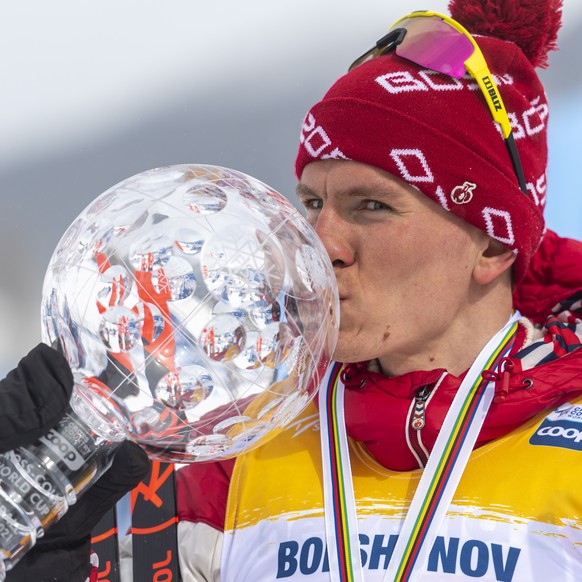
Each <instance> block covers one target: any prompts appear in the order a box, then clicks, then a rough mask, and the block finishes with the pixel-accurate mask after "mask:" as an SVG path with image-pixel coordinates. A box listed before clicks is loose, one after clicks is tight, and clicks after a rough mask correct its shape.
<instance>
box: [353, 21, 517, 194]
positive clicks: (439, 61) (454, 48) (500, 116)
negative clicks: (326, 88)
mask: <svg viewBox="0 0 582 582" xmlns="http://www.w3.org/2000/svg"><path fill="white" fill-rule="evenodd" d="M392 51H395V52H396V54H397V55H398V56H399V57H402V58H404V59H407V60H409V61H412V62H413V63H416V64H417V65H420V66H421V67H426V68H427V69H431V70H433V71H437V72H439V73H443V74H444V75H449V76H451V77H454V78H456V79H460V78H461V77H463V75H464V74H465V73H466V72H467V73H469V75H471V77H473V79H475V81H477V84H478V85H479V88H480V89H481V92H482V93H483V97H484V98H485V101H486V102H487V105H488V107H489V111H490V112H491V115H492V117H493V119H494V120H495V121H496V122H497V123H498V124H499V126H500V127H501V132H502V135H503V139H504V140H505V144H506V146H507V150H508V152H509V156H510V157H511V162H512V165H513V170H514V172H515V175H516V177H517V181H518V183H519V187H520V188H521V190H522V192H523V193H524V194H525V195H526V196H527V194H528V192H527V186H526V183H525V176H524V174H523V167H522V165H521V160H520V158H519V153H518V151H517V147H516V145H515V140H514V138H513V132H512V131H511V124H510V123H509V117H508V116H507V110H506V109H505V105H504V104H503V100H502V99H501V94H500V93H499V89H498V88H497V85H496V83H495V80H494V79H493V75H492V74H491V71H490V70H489V67H488V66H487V63H486V62H485V57H484V56H483V53H482V52H481V49H480V48H479V46H478V45H477V43H476V42H475V39H474V38H473V37H472V36H471V34H470V33H469V32H468V31H467V30H466V29H465V28H464V27H463V26H461V25H460V24H459V23H458V22H457V21H455V20H453V19H452V18H449V17H448V16H445V15H444V14H439V13H438V12H430V11H428V10H419V11H416V12H412V13H410V14H408V15H406V16H403V17H402V18H401V19H400V20H397V21H396V22H395V23H394V24H393V25H392V27H391V28H390V30H389V31H388V33H387V34H386V35H385V36H383V37H382V38H381V39H380V40H379V41H378V42H376V46H374V47H372V48H371V49H370V50H369V51H367V52H365V53H364V54H363V55H362V56H361V57H359V58H357V59H356V60H355V61H354V62H353V63H352V64H351V66H350V68H349V70H350V71H351V70H352V69H354V68H356V67H358V66H359V65H361V64H363V63H365V62H367V61H370V60H372V59H375V58H377V57H380V56H382V55H386V54H388V53H390V52H392Z"/></svg>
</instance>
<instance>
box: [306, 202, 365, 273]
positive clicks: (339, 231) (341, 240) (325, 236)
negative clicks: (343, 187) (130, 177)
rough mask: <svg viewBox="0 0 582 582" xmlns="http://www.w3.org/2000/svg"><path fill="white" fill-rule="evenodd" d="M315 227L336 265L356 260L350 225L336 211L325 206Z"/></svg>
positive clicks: (349, 263)
mask: <svg viewBox="0 0 582 582" xmlns="http://www.w3.org/2000/svg"><path fill="white" fill-rule="evenodd" d="M314 228H315V232H316V233H317V235H318V236H319V238H320V239H321V241H322V243H323V246H324V247H325V250H326V251H327V254H328V255H329V258H330V259H331V262H332V264H333V266H334V267H342V266H349V265H351V264H352V263H353V262H354V257H355V253H354V251H353V249H352V246H351V244H350V240H349V228H348V225H347V224H346V223H345V222H344V221H343V220H342V219H341V218H340V217H339V216H338V215H337V214H336V213H335V212H333V211H332V210H328V209H326V208H325V207H324V209H322V210H321V212H320V213H319V215H318V217H317V222H316V223H315V224H314Z"/></svg>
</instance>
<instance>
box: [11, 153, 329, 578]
mask: <svg viewBox="0 0 582 582" xmlns="http://www.w3.org/2000/svg"><path fill="white" fill-rule="evenodd" d="M338 316H339V309H338V295H337V289H336V286H335V278H334V274H333V268H332V265H331V263H330V261H329V258H328V256H327V253H326V252H325V249H324V248H323V246H322V244H321V242H320V241H319V239H318V238H317V236H316V235H315V233H314V231H313V230H312V228H311V227H310V226H309V224H308V223H307V222H306V221H305V219H304V218H303V216H302V215H301V214H300V213H299V211H298V210H297V209H296V208H294V207H293V206H292V205H291V204H290V203H289V202H288V201H287V200H286V199H285V198H284V197H283V196H281V195H280V194H279V193H278V192H276V191H275V190H273V189H272V188H270V187H269V186H267V185H266V184H264V183H262V182H260V181H258V180H256V179H255V178H252V177H250V176H248V175H245V174H243V173H241V172H238V171H235V170H230V169H227V168H222V167H218V166H209V165H176V166H169V167H164V168H158V169H154V170H149V171H146V172H143V173H141V174H138V175H136V176H133V177H131V178H128V179H126V180H124V181H122V182H120V183H119V184H117V185H116V186H114V187H113V188H111V189H109V190H108V191H106V192H105V193H103V194H102V195H101V196H99V197H98V198H97V199H96V200H94V201H93V202H92V203H91V204H90V205H89V206H88V207H87V208H86V209H85V210H84V211H83V212H82V213H81V214H80V215H79V216H78V218H77V219H76V220H75V221H74V222H73V223H72V224H71V226H70V227H69V228H68V230H67V231H66V232H65V234H64V235H63V237H62V239H61V240H60V242H59V244H58V246H57V248H56V250H55V251H54V254H53V256H52V259H51V261H50V264H49V266H48V269H47V272H46V276H45V282H44V286H43V299H42V327H43V330H42V333H43V341H45V342H46V343H48V344H50V345H53V346H55V347H58V349H60V350H62V352H63V353H64V355H65V357H66V358H67V360H68V362H69V364H70V366H71V369H72V370H73V375H74V378H75V387H74V390H73V396H72V399H71V405H70V409H69V412H68V413H67V414H66V415H65V417H64V418H63V419H62V420H61V421H60V423H59V424H58V425H57V426H56V427H55V428H54V429H53V430H51V431H50V432H49V433H48V435H46V436H45V437H42V438H41V439H40V440H39V441H38V442H36V443H35V444H34V445H31V446H28V447H23V448H20V449H18V450H16V451H12V452H10V453H7V454H5V455H2V456H0V552H1V553H0V557H1V558H2V559H0V570H1V569H2V568H4V567H5V568H6V569H10V568H11V567H12V566H13V565H14V564H15V563H16V562H17V561H18V560H19V559H20V557H21V556H22V555H23V554H24V553H25V552H26V551H28V549H30V548H31V547H32V546H33V545H34V544H35V542H36V539H37V538H39V537H40V536H42V535H43V534H44V531H45V530H46V529H47V528H48V527H50V525H51V524H52V523H54V522H55V521H57V520H58V519H60V517H61V516H62V515H63V514H64V513H65V512H66V511H67V508H68V507H69V505H70V504H72V503H74V502H75V500H76V499H77V497H78V496H79V495H81V494H82V493H83V491H84V490H86V489H87V488H88V487H89V486H90V485H91V484H92V483H94V482H95V481H96V480H97V478H98V477H99V476H101V475H102V474H103V472H104V471H105V470H106V469H107V468H108V466H109V464H110V460H111V457H112V452H113V451H114V450H115V448H116V446H118V444H119V443H120V442H123V441H124V440H127V439H129V440H132V441H134V442H136V443H138V444H139V445H141V446H142V447H143V448H144V449H145V451H146V452H147V453H148V455H149V456H150V458H152V459H156V460H161V461H167V462H178V463H190V462H202V461H212V460H219V459H226V458H229V457H233V456H236V455H238V454H241V453H244V452H246V451H248V450H250V449H252V448H254V447H257V446H259V445H261V444H262V443H264V442H266V441H267V440H268V439H270V438H272V437H273V436H275V435H276V434H277V433H278V432H280V431H281V430H283V429H284V428H285V427H286V426H287V425H288V424H289V423H290V422H291V421H292V420H293V419H294V418H296V417H297V415H298V414H299V413H300V412H301V411H302V410H303V409H304V408H305V407H306V406H307V404H308V403H309V402H310V400H311V399H312V398H313V396H314V395H315V393H316V391H317V387H318V384H319V380H320V378H321V376H322V375H323V372H324V370H325V367H326V364H327V362H328V361H329V359H330V356H331V353H332V351H333V348H334V347H335V342H336V340H337V330H338ZM2 579H3V576H2V574H1V572H0V580H2Z"/></svg>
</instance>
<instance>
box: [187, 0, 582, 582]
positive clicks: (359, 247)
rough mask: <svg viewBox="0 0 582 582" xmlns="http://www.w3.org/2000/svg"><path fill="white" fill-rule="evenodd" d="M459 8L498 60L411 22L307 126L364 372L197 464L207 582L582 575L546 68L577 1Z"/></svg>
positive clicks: (569, 244) (574, 388)
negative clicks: (291, 419) (241, 446)
mask: <svg viewBox="0 0 582 582" xmlns="http://www.w3.org/2000/svg"><path fill="white" fill-rule="evenodd" d="M450 8H451V13H452V15H453V17H454V18H455V19H456V21H458V22H460V23H461V24H463V25H465V27H466V28H468V29H469V30H470V32H472V33H474V34H475V35H476V36H475V39H474V41H476V43H477V45H478V47H480V49H481V51H482V52H483V55H484V57H485V63H486V65H488V69H489V70H487V69H486V68H485V67H484V66H483V62H481V61H480V60H479V53H478V51H477V50H476V49H475V48H474V45H473V40H471V39H470V38H469V37H467V35H466V34H465V33H464V31H463V30H462V28H461V27H459V26H458V24H457V23H455V22H449V21H448V20H447V19H444V20H443V19H441V18H440V17H438V16H434V15H430V14H425V13H423V14H412V15H410V16H409V17H407V18H405V19H404V20H403V21H401V22H399V23H397V24H396V25H395V27H394V29H392V30H391V31H390V32H389V33H388V35H386V37H385V38H383V39H381V41H379V42H378V44H377V46H376V47H375V49H373V50H372V51H370V53H369V54H368V55H367V56H366V57H365V58H363V59H361V60H360V62H357V63H356V65H355V66H354V68H353V69H352V70H351V71H350V72H349V73H348V74H347V75H345V76H344V77H342V78H340V79H339V80H338V81H337V82H336V83H335V84H334V85H333V86H332V87H331V88H330V90H329V91H328V92H327V93H326V95H325V96H324V97H323V99H322V100H321V101H320V102H319V103H317V104H316V105H314V106H313V107H312V108H311V110H310V111H309V113H308V114H307V116H306V118H305V122H304V125H303V130H302V134H301V145H300V148H299V153H298V156H297V161H296V172H297V176H298V178H299V185H298V189H297V191H298V195H299V198H300V200H301V202H302V204H303V205H304V207H305V209H306V212H307V218H308V220H309V221H310V223H311V224H312V225H313V227H314V228H315V230H316V231H317V233H318V235H319V236H320V237H321V239H322V241H323V243H324V245H325V247H326V249H327V251H328V253H329V256H330V258H331V260H332V263H333V265H334V269H335V273H336V277H337V281H338V286H339V292H340V301H341V324H340V335H339V341H338V345H337V348H336V351H335V353H334V359H335V360H337V361H338V362H342V363H343V365H339V364H334V365H332V366H331V367H330V371H329V372H328V376H327V378H326V380H324V382H323V383H322V385H321V386H320V399H319V406H315V405H312V406H311V407H310V408H309V409H308V410H307V411H306V412H305V413H304V414H303V415H302V417H301V418H300V419H298V420H297V421H296V422H295V423H293V425H292V426H291V427H290V428H289V429H288V430H287V431H286V432H285V433H284V434H282V435H280V436H278V437H277V438H275V439H273V440H272V441H271V442H269V443H267V444H266V445H264V446H263V447H260V448H259V449H257V450H255V451H251V452H250V453H248V454H246V455H244V456H243V457H241V458H239V459H237V460H236V461H227V462H222V463H211V464H194V465H191V466H188V467H186V468H185V469H183V470H182V471H180V472H179V473H178V496H179V509H180V519H181V522H180V525H179V536H180V545H181V567H182V575H183V577H184V580H186V581H191V580H222V581H223V582H224V581H227V580H237V581H239V580H253V581H255V580H275V579H285V578H288V579H293V580H304V579H305V580H330V579H332V580H348V579H365V580H383V579H389V580H405V579H406V580H408V579H411V577H413V576H419V579H421V580H424V579H426V580H429V579H430V580H437V579H438V580H449V579H459V580H463V579H465V580H469V579H473V578H481V579H483V580H514V581H515V580H549V579H551V580H558V579H559V580H574V579H576V577H577V576H578V574H577V573H578V572H579V570H580V566H581V562H582V556H581V555H580V554H581V550H580V547H581V546H580V544H581V543H582V537H581V536H580V533H579V531H580V528H579V525H580V520H581V519H582V499H580V496H579V495H578V493H577V489H578V487H577V483H578V482H579V479H580V477H581V475H580V471H579V470H578V469H577V467H578V466H579V462H577V461H579V459H578V456H579V454H580V449H581V448H582V444H581V441H582V424H581V423H580V421H581V419H582V401H580V400H579V398H580V395H581V394H582V373H581V371H582V350H581V349H580V346H581V345H582V322H581V320H580V316H581V314H582V307H581V298H582V274H581V273H580V269H579V264H580V260H582V245H581V244H580V243H578V242H575V241H571V240H566V239H561V238H559V237H558V236H557V235H556V234H554V233H552V232H550V231H545V232H544V229H545V227H544V220H543V207H544V203H545V189H546V170H547V151H546V131H547V116H548V109H547V102H546V99H545V95H544V92H543V88H542V86H541V84H540V82H539V79H538V78H537V76H536V74H535V70H534V68H535V67H536V66H540V65H543V64H544V63H545V60H546V55H547V51H548V50H549V49H550V48H554V43H555V36H556V32H557V29H558V27H559V18H560V8H561V3H560V2H558V1H556V0H554V1H551V0H547V1H544V2H541V1H540V2H537V3H535V6H534V3H531V5H527V6H524V5H523V3H518V2H515V1H509V0H497V1H496V2H489V3H484V2H481V1H477V0H474V1H469V0H465V1H454V2H451V5H450ZM413 41H414V42H413ZM455 43H457V44H455ZM445 47H449V48H451V47H452V48H451V52H452V57H451V58H452V62H451V61H447V60H446V59H445V58H444V57H443V58H441V55H442V53H443V52H446V50H443V49H444V48H445ZM417 49H418V50H417ZM463 51H467V52H463ZM455 58H456V60H455ZM459 62H460V65H461V67H462V70H461V73H460V74H459V75H458V76H456V75H455V70H454V69H455V67H456V66H458V65H459ZM465 63H466V65H465ZM447 67H448V68H447ZM465 69H466V70H465ZM463 73H467V74H464V75H463ZM451 75H452V76H451ZM505 108H507V117H504V115H505V113H504V112H505ZM494 120H495V121H494ZM509 122H511V123H509ZM510 128H512V129H513V131H512V132H510V131H509V129H510ZM336 391H337V392H336ZM330 394H331V395H332V396H331V397H329V395H330ZM334 394H340V395H341V396H340V397H338V399H339V400H341V401H342V402H343V414H345V430H346V431H347V435H348V437H349V440H348V442H349V445H346V446H345V447H343V449H342V445H341V441H342V438H343V437H342V435H343V433H342V427H343V425H344V421H343V419H342V409H341V406H339V407H338V408H337V409H336V408H334V407H336V406H337V404H336V403H335V401H334V400H333V398H334ZM321 395H323V397H322V396H321ZM464 395H466V396H464ZM476 395H483V396H478V397H477V396H476ZM471 398H474V399H473V400H472V399H471ZM328 403H332V405H330V406H329V407H328ZM318 409H319V410H318ZM321 434H324V438H320V437H321ZM326 435H328V436H326ZM336 437H337V438H336ZM437 437H439V438H438V440H437ZM330 443H331V444H330ZM337 443H340V444H339V445H338V444H337ZM348 448H349V451H348ZM473 449H474V450H473ZM429 457H430V462H429V461H428V459H429ZM337 459H340V460H341V462H338V461H337ZM347 466H351V469H350V470H346V467H347ZM342 467H343V470H342ZM421 469H422V470H421ZM222 532H224V534H223V533H222ZM387 569H388V575H387V576H388V577H387V578H384V573H385V570H387Z"/></svg>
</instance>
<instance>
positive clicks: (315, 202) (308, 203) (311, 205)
mask: <svg viewBox="0 0 582 582" xmlns="http://www.w3.org/2000/svg"><path fill="white" fill-rule="evenodd" d="M302 204H303V206H304V208H305V209H306V210H320V209H321V208H322V207H323V200H320V199H319V198H311V199H310V200H303V201H302Z"/></svg>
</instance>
